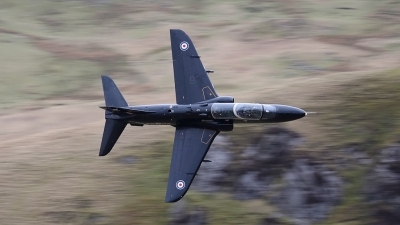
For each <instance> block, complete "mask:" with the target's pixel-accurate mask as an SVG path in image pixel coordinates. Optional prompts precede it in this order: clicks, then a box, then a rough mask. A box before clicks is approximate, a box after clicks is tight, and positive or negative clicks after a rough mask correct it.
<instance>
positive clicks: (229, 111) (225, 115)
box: [211, 103, 236, 120]
mask: <svg viewBox="0 0 400 225" xmlns="http://www.w3.org/2000/svg"><path fill="white" fill-rule="evenodd" d="M234 105H235V104H234V103H214V104H213V105H212V106H211V115H212V116H213V117H214V119H225V120H228V119H236V117H235V114H234V113H233V107H234Z"/></svg>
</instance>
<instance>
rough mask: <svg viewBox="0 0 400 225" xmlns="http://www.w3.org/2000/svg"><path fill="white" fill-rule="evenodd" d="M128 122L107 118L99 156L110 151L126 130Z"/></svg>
mask: <svg viewBox="0 0 400 225" xmlns="http://www.w3.org/2000/svg"><path fill="white" fill-rule="evenodd" d="M126 124H127V123H126V122H124V121H122V120H113V119H106V124H105V126H104V132H103V139H102V140H101V146H100V152H99V156H105V155H107V154H108V153H110V151H111V149H112V148H113V147H114V145H115V143H116V142H117V140H118V138H119V136H121V134H122V132H123V131H124V129H125V127H126Z"/></svg>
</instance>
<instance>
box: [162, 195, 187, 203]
mask: <svg viewBox="0 0 400 225" xmlns="http://www.w3.org/2000/svg"><path fill="white" fill-rule="evenodd" d="M182 197H183V195H182V196H178V197H173V196H172V195H171V196H168V195H167V197H165V202H166V203H174V202H177V201H179V200H181V199H182Z"/></svg>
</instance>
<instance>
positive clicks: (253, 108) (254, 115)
mask: <svg viewBox="0 0 400 225" xmlns="http://www.w3.org/2000/svg"><path fill="white" fill-rule="evenodd" d="M233 112H234V114H235V115H236V116H237V117H238V118H240V119H246V120H259V119H261V116H262V113H263V108H262V105H261V104H250V103H237V104H235V107H234V108H233Z"/></svg>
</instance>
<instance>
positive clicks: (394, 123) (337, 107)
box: [320, 69, 400, 153]
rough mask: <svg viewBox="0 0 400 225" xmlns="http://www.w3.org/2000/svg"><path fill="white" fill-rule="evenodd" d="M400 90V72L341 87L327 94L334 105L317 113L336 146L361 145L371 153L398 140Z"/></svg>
mask: <svg viewBox="0 0 400 225" xmlns="http://www.w3.org/2000/svg"><path fill="white" fill-rule="evenodd" d="M399 87H400V70H399V69H396V70H390V71H387V72H383V73H378V74H376V75H374V76H373V77H370V78H364V79H359V80H356V81H354V82H352V83H349V84H347V85H343V86H342V87H340V88H339V90H337V91H336V92H335V93H329V94H328V96H331V97H329V98H331V99H333V100H334V102H335V103H334V104H332V105H331V106H330V107H324V109H320V112H322V113H323V114H321V115H322V116H321V117H320V118H321V122H322V123H323V124H325V126H326V127H329V128H330V129H331V130H332V131H333V135H332V137H333V138H334V140H335V142H336V143H337V144H339V145H340V144H345V143H349V142H355V143H362V144H363V145H364V146H363V147H365V149H367V150H369V151H372V152H371V153H374V152H376V150H377V149H379V148H381V147H383V146H385V145H388V144H391V143H393V142H396V141H398V140H399V138H398V137H399V134H400V118H399V117H398V115H399V114H400V104H399V101H400V88H399Z"/></svg>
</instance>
